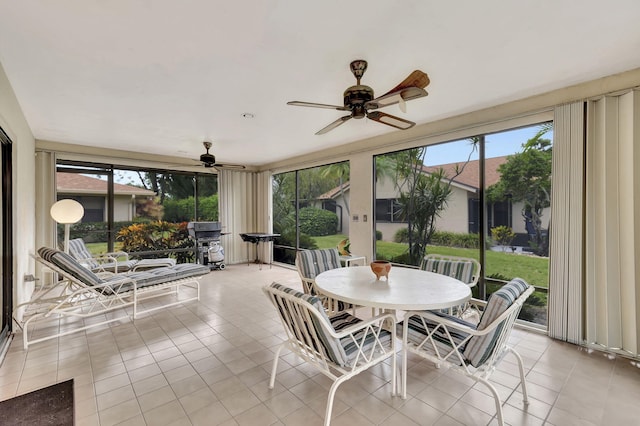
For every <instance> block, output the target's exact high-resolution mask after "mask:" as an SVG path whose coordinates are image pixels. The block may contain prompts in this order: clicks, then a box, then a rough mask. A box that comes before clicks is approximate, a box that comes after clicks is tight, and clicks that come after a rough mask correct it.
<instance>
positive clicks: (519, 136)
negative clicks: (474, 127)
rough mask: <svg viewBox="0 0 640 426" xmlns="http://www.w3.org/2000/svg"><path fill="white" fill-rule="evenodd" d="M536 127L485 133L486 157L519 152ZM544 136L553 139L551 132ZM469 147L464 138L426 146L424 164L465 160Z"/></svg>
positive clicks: (473, 158) (535, 130) (536, 130)
mask: <svg viewBox="0 0 640 426" xmlns="http://www.w3.org/2000/svg"><path fill="white" fill-rule="evenodd" d="M538 129H539V127H538V126H532V127H525V128H522V129H517V130H509V131H505V132H500V133H494V134H491V135H487V136H486V137H485V155H486V157H487V158H492V157H501V156H504V155H510V154H514V153H516V152H520V151H521V150H522V144H523V143H525V142H526V141H527V140H529V139H531V138H532V137H533V136H534V135H535V134H536V133H537V132H538ZM545 138H546V139H552V140H553V132H549V133H547V134H546V135H545ZM471 149H472V145H471V143H470V142H469V141H468V140H466V139H464V140H459V141H453V142H448V143H444V144H439V145H434V146H431V147H429V148H427V156H426V158H425V164H426V165H427V166H436V165H439V164H448V163H455V162H458V161H465V160H467V158H468V156H469V154H470V151H471ZM471 159H472V160H477V159H478V152H477V151H476V152H474V153H473V154H472V156H471Z"/></svg>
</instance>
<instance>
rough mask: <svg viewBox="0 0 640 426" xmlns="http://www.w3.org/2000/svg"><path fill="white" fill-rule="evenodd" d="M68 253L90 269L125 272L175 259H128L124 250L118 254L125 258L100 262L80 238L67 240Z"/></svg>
mask: <svg viewBox="0 0 640 426" xmlns="http://www.w3.org/2000/svg"><path fill="white" fill-rule="evenodd" d="M69 254H70V255H71V256H73V257H74V258H75V259H76V260H77V261H78V262H80V264H81V265H82V266H84V267H86V268H88V269H90V270H92V271H105V272H116V271H117V272H127V271H131V270H133V271H140V270H146V269H151V268H159V267H164V266H175V265H176V260H175V259H172V258H170V257H163V258H159V259H139V260H138V259H129V258H128V254H127V253H124V252H121V253H120V254H122V255H126V256H127V260H117V261H115V262H114V261H113V260H109V261H106V262H100V261H98V259H96V258H95V257H94V256H93V254H92V253H91V252H90V251H89V249H88V248H87V246H86V244H85V243H84V240H83V239H82V238H74V239H72V240H69ZM114 256H115V254H114ZM107 259H108V258H107Z"/></svg>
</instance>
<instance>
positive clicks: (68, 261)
mask: <svg viewBox="0 0 640 426" xmlns="http://www.w3.org/2000/svg"><path fill="white" fill-rule="evenodd" d="M38 254H39V255H40V257H41V258H43V259H44V260H46V261H47V262H49V263H52V264H54V265H56V266H57V267H58V268H60V269H62V270H63V271H64V272H66V273H67V274H69V275H71V276H72V277H74V278H77V279H78V280H80V281H81V282H83V283H84V284H86V285H98V284H102V283H103V281H102V279H100V277H98V276H97V275H96V274H94V273H93V272H91V271H90V270H88V269H87V268H85V267H84V266H82V265H80V264H79V263H78V262H77V261H76V260H75V259H74V258H73V257H72V256H70V255H69V254H67V253H65V252H63V251H60V250H57V249H51V248H47V247H40V248H39V249H38Z"/></svg>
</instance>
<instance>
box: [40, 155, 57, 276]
mask: <svg viewBox="0 0 640 426" xmlns="http://www.w3.org/2000/svg"><path fill="white" fill-rule="evenodd" d="M35 171H36V249H38V248H40V247H56V244H57V239H56V223H55V221H54V220H53V219H52V218H51V215H50V214H49V210H50V209H51V206H52V205H53V204H54V203H55V202H56V192H57V191H56V155H55V153H52V152H46V151H38V152H36V170H35ZM46 275H48V276H43V274H42V265H41V264H40V263H38V262H36V276H38V277H39V278H40V279H41V280H50V279H51V278H52V274H46ZM47 284H48V283H47Z"/></svg>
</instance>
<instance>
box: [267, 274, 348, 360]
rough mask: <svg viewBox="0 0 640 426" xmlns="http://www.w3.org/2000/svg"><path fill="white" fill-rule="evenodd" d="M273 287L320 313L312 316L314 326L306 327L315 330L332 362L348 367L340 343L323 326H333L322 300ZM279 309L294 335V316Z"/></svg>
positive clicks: (346, 358) (283, 287)
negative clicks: (302, 301)
mask: <svg viewBox="0 0 640 426" xmlns="http://www.w3.org/2000/svg"><path fill="white" fill-rule="evenodd" d="M271 287H272V288H275V289H277V290H280V291H282V292H284V293H287V294H290V295H292V296H295V297H298V298H300V299H301V300H304V301H305V302H308V303H309V304H311V306H312V307H313V308H314V309H315V310H316V311H317V312H318V315H319V317H318V316H315V315H311V321H312V322H313V324H305V327H307V329H308V330H311V329H312V328H313V329H314V330H315V331H316V334H317V336H318V339H320V343H321V344H322V347H323V349H324V352H325V354H326V355H327V357H328V358H329V359H330V360H331V361H333V362H334V363H336V364H338V365H341V366H345V365H347V363H348V357H347V354H346V353H345V351H344V348H343V347H342V345H341V343H340V341H339V340H338V339H336V338H334V337H332V336H331V335H330V334H328V332H327V330H325V329H324V327H323V326H322V322H324V323H325V325H329V324H331V322H330V321H329V318H328V317H327V314H326V313H325V311H324V307H323V306H322V300H321V299H320V298H319V297H317V296H313V295H311V294H305V293H302V292H300V291H297V290H294V289H292V288H289V287H286V286H284V285H282V284H278V283H276V282H274V283H273V284H271ZM284 306H285V307H286V306H287V305H286V304H284ZM278 308H279V309H280V315H281V316H282V317H283V318H286V322H287V324H288V326H289V329H290V331H291V332H292V333H294V330H295V327H293V325H292V321H293V318H292V316H291V315H290V313H288V312H283V311H282V307H281V306H280V305H278ZM345 326H346V325H345ZM294 334H295V333H294ZM314 349H315V350H317V351H319V350H320V348H318V347H314Z"/></svg>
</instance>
